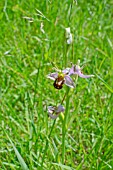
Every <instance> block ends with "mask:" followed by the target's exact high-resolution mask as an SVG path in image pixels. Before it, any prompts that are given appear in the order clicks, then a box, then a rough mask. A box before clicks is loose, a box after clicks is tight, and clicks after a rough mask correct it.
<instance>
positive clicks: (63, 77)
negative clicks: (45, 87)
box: [47, 68, 75, 89]
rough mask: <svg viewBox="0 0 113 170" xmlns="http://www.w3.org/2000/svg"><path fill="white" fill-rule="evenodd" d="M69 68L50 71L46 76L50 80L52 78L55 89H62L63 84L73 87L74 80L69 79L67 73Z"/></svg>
mask: <svg viewBox="0 0 113 170" xmlns="http://www.w3.org/2000/svg"><path fill="white" fill-rule="evenodd" d="M69 70H70V69H69V68H66V69H65V70H63V71H62V72H60V73H58V72H55V73H50V74H49V75H48V76H47V78H50V79H51V80H54V83H53V85H54V87H55V88H56V89H62V87H63V84H66V85H67V86H69V87H71V88H74V87H75V85H74V82H73V80H72V79H71V77H70V75H68V73H69Z"/></svg>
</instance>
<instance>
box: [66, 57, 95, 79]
mask: <svg viewBox="0 0 113 170" xmlns="http://www.w3.org/2000/svg"><path fill="white" fill-rule="evenodd" d="M79 63H80V60H78V64H77V65H72V67H71V68H70V70H69V73H68V75H69V76H71V75H75V74H76V75H78V76H79V77H81V78H90V77H94V75H92V74H91V75H85V74H83V73H82V68H80V66H79Z"/></svg>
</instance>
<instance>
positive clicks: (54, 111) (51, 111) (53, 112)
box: [48, 105, 65, 119]
mask: <svg viewBox="0 0 113 170" xmlns="http://www.w3.org/2000/svg"><path fill="white" fill-rule="evenodd" d="M64 111H65V108H64V107H63V106H62V105H59V106H58V107H56V106H48V115H49V116H50V118H51V119H56V118H57V117H58V116H59V114H60V113H61V112H64Z"/></svg>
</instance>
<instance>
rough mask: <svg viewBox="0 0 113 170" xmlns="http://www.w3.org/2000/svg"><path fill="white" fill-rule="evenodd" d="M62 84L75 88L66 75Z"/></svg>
mask: <svg viewBox="0 0 113 170" xmlns="http://www.w3.org/2000/svg"><path fill="white" fill-rule="evenodd" d="M64 83H65V84H66V85H67V86H69V87H71V88H74V87H75V85H74V82H73V80H72V79H71V77H70V76H68V75H66V76H65V82H64Z"/></svg>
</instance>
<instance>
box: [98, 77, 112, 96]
mask: <svg viewBox="0 0 113 170" xmlns="http://www.w3.org/2000/svg"><path fill="white" fill-rule="evenodd" d="M95 75H96V76H97V77H98V79H99V80H101V81H102V82H103V84H104V85H105V87H106V88H107V89H108V90H109V91H110V92H111V93H113V89H112V88H111V87H110V86H109V85H108V84H107V83H106V82H105V81H104V80H103V79H102V78H101V77H100V76H99V75H97V74H95Z"/></svg>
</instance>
